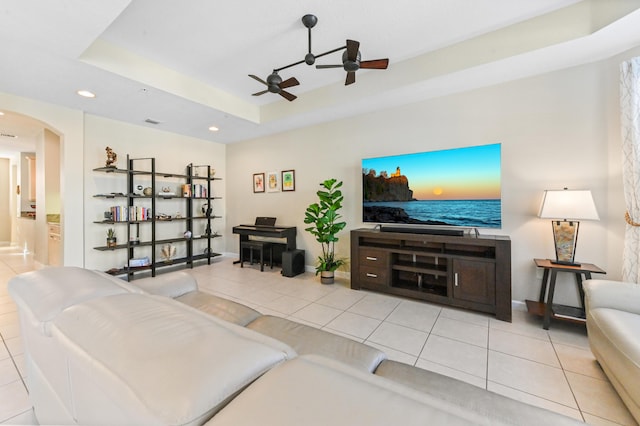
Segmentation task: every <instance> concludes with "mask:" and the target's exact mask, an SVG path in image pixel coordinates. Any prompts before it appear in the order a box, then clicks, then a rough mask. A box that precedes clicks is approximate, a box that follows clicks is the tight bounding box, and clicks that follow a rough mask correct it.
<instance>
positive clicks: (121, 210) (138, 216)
mask: <svg viewBox="0 0 640 426" xmlns="http://www.w3.org/2000/svg"><path fill="white" fill-rule="evenodd" d="M109 210H110V212H111V217H112V218H113V221H114V222H137V221H143V220H149V219H150V218H151V209H150V208H148V207H143V206H112V207H111V208H110V209H109Z"/></svg>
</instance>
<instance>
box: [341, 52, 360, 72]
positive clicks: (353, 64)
mask: <svg viewBox="0 0 640 426" xmlns="http://www.w3.org/2000/svg"><path fill="white" fill-rule="evenodd" d="M360 58H361V55H360V51H358V55H356V60H355V61H350V60H349V55H348V54H347V51H346V50H345V51H344V52H343V53H342V66H343V67H344V70H345V71H358V70H359V69H360Z"/></svg>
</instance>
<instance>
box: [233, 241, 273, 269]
mask: <svg viewBox="0 0 640 426" xmlns="http://www.w3.org/2000/svg"><path fill="white" fill-rule="evenodd" d="M245 249H249V262H250V263H251V264H252V265H253V251H254V250H258V251H260V271H261V272H262V271H264V252H265V250H269V266H270V267H271V269H273V244H271V243H270V242H267V241H256V240H248V241H242V242H241V243H240V267H241V268H244V262H245V257H244V250H245Z"/></svg>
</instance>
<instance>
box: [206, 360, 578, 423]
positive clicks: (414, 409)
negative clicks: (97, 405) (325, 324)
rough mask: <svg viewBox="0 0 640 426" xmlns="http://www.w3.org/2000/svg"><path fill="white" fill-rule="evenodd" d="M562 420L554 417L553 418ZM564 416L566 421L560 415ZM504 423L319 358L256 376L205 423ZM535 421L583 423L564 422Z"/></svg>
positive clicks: (284, 364)
mask: <svg viewBox="0 0 640 426" xmlns="http://www.w3.org/2000/svg"><path fill="white" fill-rule="evenodd" d="M558 418H560V416H558V417H554V418H553V419H555V420H557V419H558ZM563 420H564V419H563ZM255 424H260V425H279V426H299V425H305V426H314V425H318V426H326V425H333V426H336V425H338V426H339V425H345V426H347V425H348V426H351V425H367V426H378V425H379V426H389V425H403V426H411V425H421V426H424V425H447V426H451V425H505V424H519V423H518V422H517V421H516V422H507V421H504V419H500V418H494V417H492V416H490V415H481V414H479V413H478V412H475V411H473V410H465V409H461V408H460V406H459V405H456V404H452V403H450V402H449V401H446V400H443V399H441V398H435V397H433V396H431V395H428V394H424V393H420V392H417V391H415V390H413V389H411V388H409V387H406V386H403V385H400V384H398V383H395V382H393V381H390V380H387V379H385V378H382V377H379V376H376V375H373V374H369V373H365V372H363V371H360V370H357V369H355V368H352V367H350V366H347V365H345V364H343V363H339V362H336V361H334V360H330V359H326V358H323V357H320V356H313V355H304V356H300V357H298V358H296V359H294V360H292V361H287V362H286V363H283V364H281V365H279V366H277V367H276V368H274V369H272V370H271V371H269V372H267V373H266V374H265V375H264V376H262V377H261V378H259V379H258V380H257V381H256V382H255V383H253V384H252V385H251V386H250V387H249V388H247V389H245V391H244V392H242V393H241V394H240V395H238V396H237V397H236V398H235V399H234V400H233V401H231V402H230V403H229V405H227V406H226V407H225V408H224V409H223V410H221V411H220V412H219V413H218V414H217V415H216V416H215V417H214V418H212V419H211V420H210V421H209V422H208V423H207V425H208V426H227V425H229V426H237V425H255ZM538 424H553V425H556V424H561V425H562V424H574V425H579V424H583V423H581V422H578V421H572V419H568V421H567V422H560V423H554V422H551V423H544V420H542V421H540V423H538Z"/></svg>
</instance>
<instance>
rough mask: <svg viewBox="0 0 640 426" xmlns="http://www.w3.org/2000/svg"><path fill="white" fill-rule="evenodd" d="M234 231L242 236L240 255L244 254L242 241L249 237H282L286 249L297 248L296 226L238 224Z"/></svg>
mask: <svg viewBox="0 0 640 426" xmlns="http://www.w3.org/2000/svg"><path fill="white" fill-rule="evenodd" d="M233 233H234V234H238V235H239V236H240V241H239V242H238V253H239V254H240V255H242V253H241V249H240V244H241V243H242V241H247V240H248V239H249V237H267V238H269V239H271V238H280V239H283V243H282V244H283V245H286V250H295V248H296V233H297V228H296V227H295V226H265V225H237V226H234V227H233ZM238 262H239V261H238Z"/></svg>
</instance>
